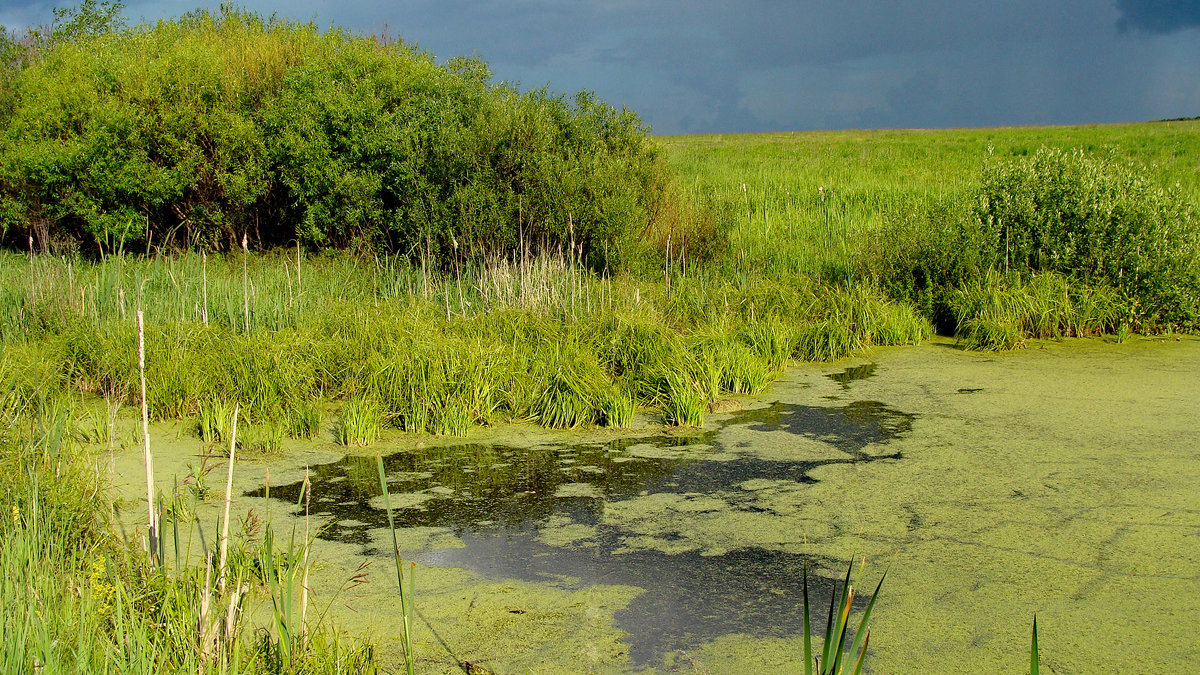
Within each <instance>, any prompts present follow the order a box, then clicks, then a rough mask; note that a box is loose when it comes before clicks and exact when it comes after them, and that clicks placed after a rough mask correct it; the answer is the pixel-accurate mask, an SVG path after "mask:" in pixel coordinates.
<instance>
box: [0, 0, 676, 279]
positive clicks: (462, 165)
mask: <svg viewBox="0 0 1200 675" xmlns="http://www.w3.org/2000/svg"><path fill="white" fill-rule="evenodd" d="M5 74H6V77H8V76H10V75H11V76H12V77H11V79H12V80H13V82H12V84H11V86H9V87H8V88H7V89H6V91H8V93H9V94H11V96H8V98H11V99H12V100H13V102H12V104H11V105H9V106H7V107H8V108H9V109H8V110H7V111H6V117H7V120H6V121H7V128H6V129H5V130H4V131H3V132H2V133H0V157H2V159H3V161H0V195H2V197H0V202H2V203H0V218H2V219H3V224H4V228H5V233H6V235H7V239H8V242H9V244H10V245H12V244H17V245H21V246H24V245H25V236H26V235H27V234H28V235H32V236H33V240H34V244H35V245H37V246H40V247H43V248H47V247H51V248H54V247H57V248H59V249H63V248H66V249H70V248H75V247H82V248H83V249H84V250H90V251H94V252H95V251H97V250H98V249H100V250H106V249H112V248H116V247H121V246H124V247H126V248H127V249H149V248H151V247H154V246H156V245H158V246H162V245H167V244H173V245H175V246H193V247H203V248H208V249H213V248H216V249H228V248H236V247H238V246H240V244H241V238H242V236H243V235H247V234H248V238H249V242H248V243H249V245H251V246H255V247H263V248H266V247H271V246H277V245H291V244H293V243H294V242H297V241H298V242H300V243H301V244H303V245H305V246H308V247H312V248H318V247H322V248H323V247H339V248H346V247H356V248H360V249H370V250H376V251H381V250H386V251H390V252H399V253H403V254H408V255H410V256H412V257H414V258H418V257H427V258H428V259H429V260H431V261H440V262H441V264H442V265H443V266H444V265H446V264H449V262H450V261H454V260H466V259H470V258H480V257H483V256H485V255H493V254H498V255H507V254H511V253H515V252H516V251H518V250H521V249H523V248H528V249H529V250H530V251H531V252H534V253H536V252H538V251H541V250H554V251H562V252H563V253H564V254H565V255H567V257H570V258H574V259H582V261H583V262H584V263H585V264H587V265H588V266H590V267H592V268H593V269H600V268H603V267H604V266H609V267H612V266H616V265H618V264H620V262H621V260H622V258H623V257H629V256H630V255H632V253H633V251H634V249H635V248H636V247H637V245H638V242H639V241H640V239H641V236H640V235H641V234H642V233H643V232H644V231H645V230H646V228H647V227H648V226H649V224H650V221H651V219H652V218H654V217H655V214H660V213H664V212H667V211H669V209H666V208H664V207H663V206H662V205H661V204H660V203H659V201H660V200H661V199H662V198H663V196H664V195H665V194H667V192H666V191H665V189H664V187H663V186H664V185H665V183H666V181H665V178H664V171H663V169H662V163H661V161H660V159H659V157H658V151H657V149H656V147H655V145H654V144H653V143H652V142H651V141H650V140H649V138H648V136H647V129H646V128H645V127H644V126H643V125H642V123H641V121H640V120H639V118H638V117H637V116H636V115H635V114H633V113H632V112H629V111H626V110H618V109H615V108H613V107H612V106H609V105H607V104H605V103H603V102H601V101H599V100H597V99H596V98H595V97H594V96H593V95H591V94H589V93H587V92H583V93H580V94H578V95H576V96H574V97H570V98H568V97H566V96H561V95H555V94H551V93H549V92H547V91H545V90H537V91H532V92H526V93H522V92H520V91H518V90H517V89H516V88H515V87H513V86H511V85H508V84H503V83H499V84H498V83H493V82H492V79H491V74H490V72H489V70H488V68H487V66H486V65H485V64H484V63H482V62H480V61H478V60H476V59H464V58H458V59H452V60H450V61H449V62H447V63H445V64H444V65H440V64H438V63H436V62H435V61H434V60H433V58H432V57H431V56H430V55H429V54H426V53H424V52H421V51H419V50H417V49H414V48H412V47H410V46H408V45H406V44H404V43H402V42H400V41H396V40H390V39H385V38H380V37H365V36H359V35H355V34H352V33H348V32H345V31H342V30H339V29H328V30H322V29H318V28H317V27H316V26H314V25H312V24H300V23H293V22H290V21H287V20H284V19H276V18H271V19H263V18H261V17H259V16H257V15H255V14H252V13H249V12H245V11H240V10H237V9H234V8H230V7H225V8H223V9H222V10H221V11H219V12H217V13H210V12H208V11H197V12H193V13H191V14H187V15H185V16H183V17H181V18H179V19H175V20H168V21H160V22H159V23H157V24H155V25H152V26H150V25H141V26H137V27H133V28H124V27H121V26H118V27H116V28H115V29H113V30H104V31H93V32H85V33H83V34H79V35H72V36H70V39H63V40H60V41H57V42H53V43H48V44H46V45H45V46H44V47H43V48H41V49H36V50H32V51H30V52H29V53H28V55H27V56H26V59H25V62H24V65H23V67H22V68H21V69H20V70H19V72H16V71H15V70H14V69H13V68H6V69H5ZM9 90H11V91H9Z"/></svg>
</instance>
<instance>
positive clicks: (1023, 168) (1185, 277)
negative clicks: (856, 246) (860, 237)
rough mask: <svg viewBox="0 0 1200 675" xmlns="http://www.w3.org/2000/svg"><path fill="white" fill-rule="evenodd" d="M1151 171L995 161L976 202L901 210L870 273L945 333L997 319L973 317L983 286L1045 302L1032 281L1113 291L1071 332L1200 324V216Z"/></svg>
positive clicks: (1105, 164)
mask: <svg viewBox="0 0 1200 675" xmlns="http://www.w3.org/2000/svg"><path fill="white" fill-rule="evenodd" d="M1147 173H1148V172H1147V171H1146V170H1145V169H1144V167H1140V166H1138V165H1136V164H1134V163H1131V162H1128V161H1121V160H1118V159H1114V158H1112V157H1109V156H1105V155H1103V154H1090V153H1086V152H1083V151H1080V150H1076V151H1067V150H1062V149H1056V148H1042V149H1041V150H1038V151H1037V152H1035V153H1033V154H1032V155H1029V156H1024V157H1014V158H1010V159H991V160H989V161H988V162H987V163H986V164H985V166H984V169H983V171H982V174H981V177H980V182H979V184H978V187H977V188H976V189H975V190H974V192H973V193H972V195H971V196H970V198H969V199H961V200H956V201H952V202H945V203H942V202H938V201H936V200H931V201H929V202H928V203H921V204H914V205H912V206H910V207H909V208H907V209H897V211H896V212H895V213H893V214H892V215H891V216H890V217H889V219H888V221H887V222H886V223H885V225H884V227H883V230H882V232H880V233H879V235H878V236H875V237H871V238H869V240H867V241H865V242H864V244H863V246H862V248H861V251H860V255H859V261H858V266H859V270H860V272H861V273H862V274H863V275H864V276H866V277H868V278H871V279H873V280H874V281H875V283H877V284H878V285H879V286H880V287H881V288H883V289H885V290H886V291H887V292H888V293H889V294H890V295H892V297H896V298H899V299H902V300H905V301H908V302H911V303H912V304H914V305H915V306H917V307H918V308H920V309H921V310H922V311H923V312H924V313H926V314H927V315H928V316H930V317H932V318H933V319H934V320H935V321H936V323H937V324H938V325H939V327H941V328H943V329H946V330H961V329H962V326H963V325H965V324H966V323H971V322H973V321H975V319H979V320H981V321H984V322H985V323H986V321H987V318H986V317H982V316H976V315H975V314H973V313H968V314H964V313H963V312H964V311H965V309H966V308H971V307H976V305H977V304H978V303H974V302H964V300H963V298H967V297H977V296H979V294H980V291H979V289H980V288H984V287H989V288H990V289H991V290H989V291H987V293H986V294H990V295H991V296H993V297H1000V296H1001V295H1004V296H1006V297H1007V296H1012V294H1013V293H1016V294H1017V295H1018V296H1021V297H1020V298H1017V297H1015V296H1013V298H1012V300H1013V302H1014V303H1016V304H1030V303H1033V304H1036V303H1037V302H1038V295H1039V293H1040V292H1041V291H1039V289H1041V288H1042V287H1043V286H1045V283H1041V285H1039V283H1025V282H1022V281H1021V280H1020V279H1021V278H1022V277H1024V278H1027V279H1035V280H1036V279H1041V280H1042V282H1046V280H1047V279H1058V280H1061V281H1062V283H1064V284H1066V283H1068V282H1069V286H1070V289H1071V291H1070V293H1071V295H1072V297H1078V298H1082V299H1084V300H1081V302H1083V304H1084V305H1087V306H1088V307H1090V301H1088V300H1086V298H1089V297H1091V296H1096V297H1103V298H1105V301H1104V303H1103V305H1104V311H1103V312H1102V314H1103V316H1098V317H1097V318H1095V319H1094V320H1092V319H1089V320H1088V321H1087V323H1088V326H1089V327H1088V328H1086V329H1083V330H1076V329H1074V328H1071V327H1069V326H1068V327H1065V328H1064V330H1063V331H1062V332H1064V333H1066V334H1077V333H1084V334H1087V333H1090V332H1093V331H1094V330H1102V329H1103V328H1104V327H1107V326H1114V325H1117V324H1122V323H1125V324H1128V325H1129V326H1130V327H1132V328H1134V329H1136V330H1139V331H1142V332H1160V331H1170V330H1196V329H1197V328H1198V327H1200V217H1198V215H1197V213H1196V210H1195V206H1194V205H1193V204H1192V203H1191V202H1190V201H1189V200H1188V199H1187V198H1186V197H1185V196H1184V195H1183V194H1182V193H1181V191H1180V189H1179V188H1178V187H1164V186H1161V185H1158V184H1156V183H1155V182H1153V181H1152V180H1150V179H1149V178H1147ZM1013 275H1016V276H1015V277H1014V276H1013ZM1047 275H1050V276H1047ZM1004 279H1009V281H1004V282H1003V283H1001V280H1004ZM1011 279H1016V280H1015V281H1011ZM980 297H981V296H980ZM1008 304H1011V303H1008ZM980 306H982V305H980ZM1084 310H1085V311H1084V314H1089V313H1090V310H1089V309H1088V308H1087V307H1085V308H1084ZM972 311H974V310H972ZM975 323H978V322H977V321H975ZM1016 323H1018V324H1019V323H1021V322H1016ZM972 325H974V324H972ZM1014 325H1015V324H1014ZM1014 331H1015V332H1014ZM1041 332H1043V331H1040V330H1028V331H1026V332H1025V333H1023V334H1022V333H1021V331H1019V330H1016V329H1014V330H1013V331H1009V333H1010V334H1011V335H1010V337H1012V336H1017V337H1015V338H1013V339H1008V338H1006V339H1005V340H1002V341H1000V342H1002V343H1010V342H1013V341H1014V340H1017V341H1019V339H1020V337H1021V336H1022V335H1024V336H1030V337H1032V336H1034V335H1035V334H1038V333H1041Z"/></svg>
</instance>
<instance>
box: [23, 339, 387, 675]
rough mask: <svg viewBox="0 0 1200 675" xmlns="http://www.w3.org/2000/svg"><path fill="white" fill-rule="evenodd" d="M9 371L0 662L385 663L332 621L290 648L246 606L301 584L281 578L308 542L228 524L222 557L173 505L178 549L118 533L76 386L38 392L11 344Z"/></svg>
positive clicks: (340, 666)
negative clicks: (76, 407)
mask: <svg viewBox="0 0 1200 675" xmlns="http://www.w3.org/2000/svg"><path fill="white" fill-rule="evenodd" d="M0 376H3V379H4V382H5V385H6V386H4V387H3V388H0V404H2V405H0V412H2V415H3V417H0V511H2V513H3V518H0V627H2V630H3V634H4V636H5V639H4V640H3V641H0V671H3V672H10V673H20V672H95V673H129V672H145V673H150V672H155V673H157V672H192V673H228V672H243V673H309V672H321V673H348V672H355V673H362V672H375V670H376V667H377V666H376V665H375V663H374V658H373V652H372V649H371V647H370V646H369V645H365V644H360V643H357V642H353V641H350V640H348V639H347V638H345V637H343V636H340V635H339V634H337V633H336V632H335V631H333V630H332V629H331V628H330V627H329V626H316V627H314V636H313V639H311V640H309V641H308V643H307V644H306V645H305V647H304V649H302V650H293V651H292V653H291V654H290V656H289V658H287V659H283V660H281V659H279V658H277V655H278V654H280V653H281V650H282V649H283V648H284V647H283V646H282V645H283V642H282V640H283V636H282V635H281V634H280V633H279V632H278V631H277V630H270V629H263V628H256V627H255V626H253V625H251V624H250V623H249V619H247V618H246V616H245V615H244V614H242V612H241V611H240V610H241V608H242V606H243V604H244V603H245V602H246V598H247V597H252V596H258V595H263V596H271V597H278V596H279V595H280V594H281V593H287V592H294V591H296V588H295V585H293V586H291V587H290V590H289V587H287V586H285V585H284V584H283V583H282V582H281V581H280V579H281V578H282V575H286V574H292V572H287V571H286V570H290V569H294V568H295V567H296V565H295V562H294V559H295V558H296V555H295V554H294V553H293V554H292V559H293V560H290V561H289V560H287V559H285V558H284V557H281V556H279V555H278V552H277V551H276V550H275V548H274V544H273V541H272V538H271V536H270V535H269V534H268V535H267V536H265V537H264V538H263V539H262V540H261V541H260V542H259V543H258V544H255V543H254V542H253V540H252V539H251V538H250V537H249V536H248V533H246V532H242V533H233V534H230V535H229V536H228V537H222V542H223V543H222V550H224V551H227V553H226V555H225V556H224V557H226V558H227V562H226V563H225V564H224V565H219V564H218V565H217V569H214V565H213V562H214V557H215V556H214V552H213V551H212V550H203V551H201V552H200V555H199V559H197V557H196V556H194V555H191V553H192V549H191V544H190V543H189V542H190V540H191V539H192V534H191V532H192V530H191V528H190V527H189V525H190V522H191V521H190V520H189V519H188V518H187V517H182V518H181V517H180V515H181V513H180V512H179V511H177V510H176V509H174V508H172V509H169V510H167V511H166V513H165V515H164V518H163V519H162V521H161V522H162V527H163V532H162V539H163V540H169V541H171V542H172V544H171V545H170V547H169V548H167V549H166V550H168V551H171V552H172V553H173V554H174V555H167V556H160V557H159V560H158V562H157V563H155V564H151V563H150V562H149V561H148V560H147V557H146V555H145V553H144V550H143V549H142V547H141V546H139V545H137V544H135V543H134V542H132V541H126V540H124V539H123V538H122V535H120V534H119V533H118V529H117V524H116V522H115V521H114V519H113V514H114V513H115V508H114V503H113V500H112V498H111V497H110V493H109V489H108V487H107V485H106V483H107V478H106V473H105V471H104V470H103V469H102V468H100V467H98V466H97V464H96V463H95V462H94V461H93V459H92V457H91V456H90V455H89V453H87V452H86V451H85V450H84V448H83V447H81V446H80V444H79V441H78V440H76V437H75V434H74V433H73V429H72V425H73V423H74V422H73V420H74V419H75V418H74V416H73V412H74V411H73V410H72V409H71V408H70V406H71V404H70V403H69V399H61V398H54V397H51V398H46V397H44V396H38V395H37V392H36V391H34V390H32V389H29V388H27V386H26V385H27V384H36V382H37V381H36V379H32V380H31V379H28V378H29V373H27V372H21V371H20V370H19V369H14V366H13V364H12V363H11V362H8V361H5V360H4V359H2V358H0ZM231 442H232V439H231ZM177 497H181V496H179V495H173V496H171V498H170V500H171V501H172V502H174V501H175V500H176V498H177ZM224 522H225V523H228V522H229V520H228V517H226V518H225V520H224ZM181 525H182V526H183V527H184V528H186V529H187V530H188V533H187V534H183V533H180V532H179V528H180V526H181ZM168 531H170V534H169V535H168ZM181 535H182V536H181ZM185 539H186V540H188V541H184V540H185ZM306 545H307V543H306V544H305V546H306ZM299 548H302V547H298V548H297V549H295V550H299ZM172 549H173V550H172ZM168 561H173V562H172V563H170V564H169V563H168ZM218 576H220V577H221V578H225V579H227V582H226V583H225V584H223V585H224V589H223V590H222V588H221V586H222V584H220V583H219V582H218V581H217V577H218Z"/></svg>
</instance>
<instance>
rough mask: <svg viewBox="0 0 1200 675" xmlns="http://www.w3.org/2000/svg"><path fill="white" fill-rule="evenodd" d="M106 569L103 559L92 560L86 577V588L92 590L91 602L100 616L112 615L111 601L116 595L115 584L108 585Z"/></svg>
mask: <svg viewBox="0 0 1200 675" xmlns="http://www.w3.org/2000/svg"><path fill="white" fill-rule="evenodd" d="M107 579H108V574H107V567H106V566H105V564H104V559H103V558H96V559H94V560H92V569H91V574H89V575H88V586H90V587H91V589H92V600H93V601H94V602H95V603H96V612H97V613H98V614H99V615H100V616H108V615H109V614H111V613H112V601H113V599H114V598H115V597H116V595H117V587H116V585H115V584H110V583H108V580H107Z"/></svg>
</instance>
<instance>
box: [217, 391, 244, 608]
mask: <svg viewBox="0 0 1200 675" xmlns="http://www.w3.org/2000/svg"><path fill="white" fill-rule="evenodd" d="M240 405H241V404H240V403H234V404H233V428H232V430H231V431H230V433H229V469H228V471H227V472H226V475H225V519H224V520H223V521H222V522H221V543H220V549H221V558H220V563H219V564H218V565H217V578H218V579H219V580H220V581H219V582H218V584H217V585H218V587H220V589H221V591H222V592H223V591H224V590H225V580H226V577H225V573H226V569H225V563H226V561H227V560H228V553H229V507H230V506H231V505H232V503H233V455H234V449H235V448H236V447H237V423H238V411H239V409H240Z"/></svg>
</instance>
